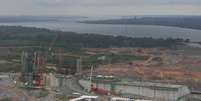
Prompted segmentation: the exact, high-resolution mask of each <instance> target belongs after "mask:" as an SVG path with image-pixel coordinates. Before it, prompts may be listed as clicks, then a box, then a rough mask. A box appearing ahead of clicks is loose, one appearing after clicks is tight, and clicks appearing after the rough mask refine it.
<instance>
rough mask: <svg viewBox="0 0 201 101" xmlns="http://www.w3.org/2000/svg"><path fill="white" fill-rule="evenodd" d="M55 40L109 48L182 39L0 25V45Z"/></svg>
mask: <svg viewBox="0 0 201 101" xmlns="http://www.w3.org/2000/svg"><path fill="white" fill-rule="evenodd" d="M55 39H57V40H56V44H55V46H56V47H63V48H66V49H81V48H109V47H165V48H172V47H175V46H176V45H177V44H178V43H181V42H184V41H189V40H188V39H187V40H184V39H172V38H167V39H154V38H132V37H124V36H109V35H99V34H77V33H74V32H62V31H54V30H48V29H43V28H31V27H21V26H0V45H1V46H9V45H16V46H23V45H33V46H34V45H42V46H48V45H49V44H50V43H51V42H52V41H53V40H55Z"/></svg>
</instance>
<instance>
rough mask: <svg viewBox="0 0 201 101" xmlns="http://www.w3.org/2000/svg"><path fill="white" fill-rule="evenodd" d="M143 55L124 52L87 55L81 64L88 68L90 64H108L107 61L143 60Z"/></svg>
mask: <svg viewBox="0 0 201 101" xmlns="http://www.w3.org/2000/svg"><path fill="white" fill-rule="evenodd" d="M145 59H147V57H145V56H134V55H124V54H98V55H92V56H90V57H87V58H86V59H84V60H83V66H84V67H85V68H89V67H90V66H91V65H94V66H96V65H99V64H108V63H123V62H131V61H138V60H145Z"/></svg>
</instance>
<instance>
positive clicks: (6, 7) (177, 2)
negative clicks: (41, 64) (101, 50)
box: [0, 0, 201, 16]
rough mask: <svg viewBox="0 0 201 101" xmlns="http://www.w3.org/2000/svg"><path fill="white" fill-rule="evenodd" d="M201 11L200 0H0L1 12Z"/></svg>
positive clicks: (105, 13) (123, 13) (121, 13)
mask: <svg viewBox="0 0 201 101" xmlns="http://www.w3.org/2000/svg"><path fill="white" fill-rule="evenodd" d="M8 15H9V16H10V15H14V16H21V15H33V16H132V15H201V0H0V16H8Z"/></svg>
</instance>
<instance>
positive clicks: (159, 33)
mask: <svg viewBox="0 0 201 101" xmlns="http://www.w3.org/2000/svg"><path fill="white" fill-rule="evenodd" d="M76 21H77V20H72V19H68V20H59V21H44V22H12V23H0V25H9V26H28V27H38V28H48V29H53V30H62V31H70V32H77V33H91V34H105V35H115V36H117V35H122V36H130V37H153V38H168V37H171V38H184V39H187V38H188V39H190V40H191V41H201V30H195V29H186V28H177V27H166V26H154V25H114V24H85V23H78V22H76Z"/></svg>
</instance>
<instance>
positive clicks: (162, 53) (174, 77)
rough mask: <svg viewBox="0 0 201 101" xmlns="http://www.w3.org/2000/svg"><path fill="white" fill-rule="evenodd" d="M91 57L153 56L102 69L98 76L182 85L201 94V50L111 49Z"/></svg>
mask: <svg viewBox="0 0 201 101" xmlns="http://www.w3.org/2000/svg"><path fill="white" fill-rule="evenodd" d="M87 51H88V52H89V53H93V54H97V53H105V52H111V53H114V54H122V53H123V54H129V55H140V56H149V59H147V60H144V61H133V62H129V63H116V64H107V65H99V66H98V67H97V68H96V70H95V71H96V73H97V74H104V75H115V76H119V77H131V78H135V79H143V80H154V81H160V82H168V83H181V84H186V85H189V86H190V87H192V88H194V89H196V90H199V89H200V91H201V87H200V86H199V85H200V84H201V48H197V47H196V48H195V47H190V46H179V47H178V49H175V50H170V49H159V48H152V49H143V48H108V49H91V50H90V49H88V50H87Z"/></svg>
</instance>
